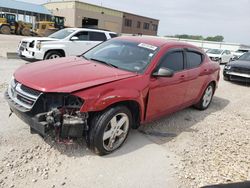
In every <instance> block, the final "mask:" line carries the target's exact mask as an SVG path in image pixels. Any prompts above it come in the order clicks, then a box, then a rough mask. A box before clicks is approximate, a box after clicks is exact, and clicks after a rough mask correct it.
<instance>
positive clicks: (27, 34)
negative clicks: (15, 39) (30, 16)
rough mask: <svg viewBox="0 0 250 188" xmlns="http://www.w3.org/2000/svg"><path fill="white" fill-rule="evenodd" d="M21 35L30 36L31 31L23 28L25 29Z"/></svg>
mask: <svg viewBox="0 0 250 188" xmlns="http://www.w3.org/2000/svg"><path fill="white" fill-rule="evenodd" d="M21 34H22V35H23V36H30V30H29V29H27V28H23V29H22V30H21Z"/></svg>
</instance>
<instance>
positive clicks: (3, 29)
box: [0, 25, 11, 35]
mask: <svg viewBox="0 0 250 188" xmlns="http://www.w3.org/2000/svg"><path fill="white" fill-rule="evenodd" d="M0 33H2V34H5V35H9V34H11V29H10V27H9V26H7V25H3V26H2V27H1V28H0Z"/></svg>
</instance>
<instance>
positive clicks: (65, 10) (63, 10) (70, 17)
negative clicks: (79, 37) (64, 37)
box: [44, 1, 76, 27]
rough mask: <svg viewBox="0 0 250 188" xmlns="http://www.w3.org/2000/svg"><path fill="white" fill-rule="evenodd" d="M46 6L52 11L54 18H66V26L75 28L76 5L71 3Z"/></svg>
mask: <svg viewBox="0 0 250 188" xmlns="http://www.w3.org/2000/svg"><path fill="white" fill-rule="evenodd" d="M44 6H45V7H46V8H47V9H48V10H49V11H51V13H52V14H53V15H54V16H62V17H64V18H65V26H68V27H75V22H76V21H75V19H76V16H75V14H76V13H75V12H76V11H75V3H74V2H71V1H68V2H67V1H65V2H52V3H46V4H44Z"/></svg>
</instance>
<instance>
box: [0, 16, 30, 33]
mask: <svg viewBox="0 0 250 188" xmlns="http://www.w3.org/2000/svg"><path fill="white" fill-rule="evenodd" d="M31 29H32V24H31V23H26V22H23V21H16V15H15V14H9V13H1V14H0V33H1V34H6V35H8V34H11V33H13V34H17V35H24V36H29V35H30V34H31Z"/></svg>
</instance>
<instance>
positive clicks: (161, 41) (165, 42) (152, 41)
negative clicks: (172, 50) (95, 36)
mask: <svg viewBox="0 0 250 188" xmlns="http://www.w3.org/2000/svg"><path fill="white" fill-rule="evenodd" d="M119 39H122V40H128V41H133V42H138V43H145V44H149V45H153V46H156V47H163V46H169V47H171V46H183V47H185V48H188V47H190V48H194V49H197V50H199V51H201V49H200V48H198V47H197V46H194V45H192V44H188V43H186V42H180V41H174V40H169V39H166V38H164V37H158V36H121V37H116V38H115V39H113V40H119Z"/></svg>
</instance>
